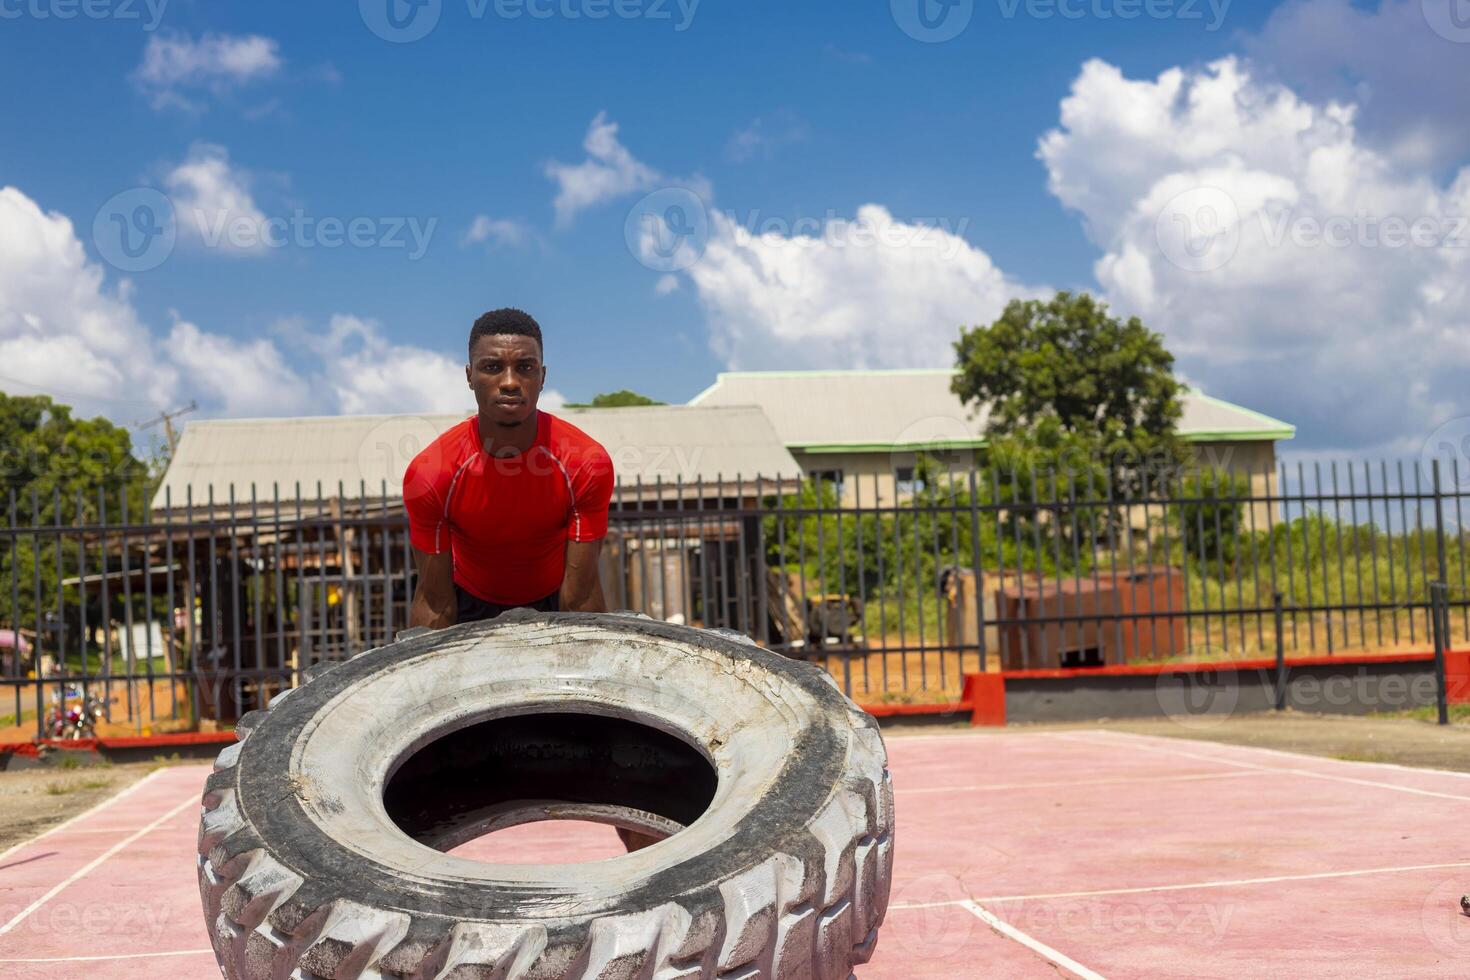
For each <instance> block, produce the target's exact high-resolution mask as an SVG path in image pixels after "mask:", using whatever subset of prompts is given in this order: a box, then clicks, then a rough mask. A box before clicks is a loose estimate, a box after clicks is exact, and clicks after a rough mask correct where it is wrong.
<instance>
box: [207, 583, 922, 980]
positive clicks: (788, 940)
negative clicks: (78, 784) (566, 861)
mask: <svg viewBox="0 0 1470 980" xmlns="http://www.w3.org/2000/svg"><path fill="white" fill-rule="evenodd" d="M598 725H607V726H611V727H610V728H609V729H608V731H611V732H613V735H611V736H604V735H602V734H599V731H600V730H599V729H597V728H596V726H598ZM496 726H501V727H500V728H497V727H496ZM507 726H508V727H507ZM588 726H591V727H588ZM618 726H628V727H627V728H626V730H627V731H628V732H633V733H634V734H633V735H630V736H628V737H629V738H631V739H633V741H631V742H628V743H627V744H626V745H623V744H615V745H614V746H613V747H612V748H610V749H606V754H605V756H601V755H598V753H599V752H603V751H604V748H605V747H604V746H603V745H602V744H601V743H602V742H611V743H616V742H617V739H618V738H621V737H623V736H622V735H620V734H618V733H620V732H623V731H624V729H623V728H620V727H618ZM581 728H587V730H588V731H590V732H593V733H594V735H592V736H587V735H584V736H580V737H581V738H582V741H581V742H577V741H576V739H577V738H578V737H579V736H577V735H575V734H564V733H568V732H572V733H574V732H576V731H578V730H580V729H581ZM238 732H239V735H240V739H241V740H240V741H239V742H237V743H236V744H234V745H232V746H230V747H229V748H228V749H226V750H225V751H224V752H222V753H220V756H219V759H218V761H217V762H216V763H215V772H214V774H213V775H212V776H211V777H210V779H209V782H208V786H207V788H206V790H205V794H204V813H203V815H202V820H201V826H200V831H199V855H200V859H199V885H200V893H201V897H202V900H203V905H204V914H205V917H206V920H207V922H208V926H209V931H210V935H211V938H212V941H213V945H214V948H215V951H216V954H217V956H218V959H219V964H220V967H221V970H222V971H223V973H224V975H225V976H226V977H228V978H231V980H234V978H242V980H245V978H248V980H265V978H273V980H284V978H293V980H312V978H328V977H330V978H347V977H364V978H397V977H410V978H418V980H431V978H432V980H480V978H487V980H488V978H492V977H493V978H497V980H498V978H505V980H512V978H524V980H533V978H534V980H552V978H567V980H573V978H575V980H583V978H594V977H596V978H608V980H612V978H628V980H633V978H640V980H693V978H703V977H715V978H721V980H755V978H770V980H778V978H779V980H796V978H811V980H843V978H847V977H849V976H850V975H851V973H852V970H853V967H854V966H855V965H857V964H861V963H864V962H866V961H867V959H868V957H870V956H871V955H872V952H873V949H874V945H875V944H876V942H877V937H878V927H879V925H880V924H881V923H882V921H883V916H884V912H885V910H886V908H887V904H888V892H889V882H890V875H891V870H892V861H893V790H892V784H891V783H890V781H889V776H888V771H887V756H886V753H885V751H884V747H883V741H882V738H881V736H880V735H879V733H878V729H877V725H876V723H875V722H874V721H873V719H872V718H871V717H869V716H868V715H867V714H866V713H864V712H863V711H861V710H860V709H858V708H857V707H856V706H855V705H853V704H852V702H851V701H849V700H847V699H846V698H845V697H843V696H842V694H841V693H840V692H839V691H838V690H837V688H836V686H835V685H834V684H832V683H831V681H830V678H828V675H827V674H826V673H825V672H824V671H821V670H819V669H817V668H815V667H812V666H809V665H807V664H804V663H802V662H798V661H792V660H788V659H786V658H784V657H781V656H779V655H776V654H773V653H770V652H769V651H766V650H763V649H761V648H759V647H757V646H755V645H754V644H751V643H749V642H748V641H743V642H742V641H740V640H737V639H734V638H732V637H729V636H725V635H718V634H716V633H714V632H712V631H707V630H698V629H692V628H688V627H682V626H674V625H670V624H666V623H660V622H655V621H652V620H648V619H644V618H634V617H631V616H627V615H622V614H589V613H540V612H531V611H528V610H516V611H513V612H511V613H507V614H506V615H504V616H501V617H500V618H498V619H496V620H493V621H491V622H489V623H477V624H468V625H465V626H458V627H454V628H452V629H450V630H446V631H443V632H440V633H434V634H430V635H427V636H416V637H412V638H407V639H404V640H402V641H400V642H398V643H394V644H392V645H390V646H387V647H382V648H380V649H376V650H370V651H368V652H366V653H364V654H362V655H360V656H358V657H355V658H354V659H352V660H350V661H348V662H347V663H345V664H342V665H340V666H337V667H334V668H332V669H330V670H326V671H324V672H318V673H316V674H315V675H314V676H313V678H312V679H311V681H310V683H307V684H305V685H304V686H303V687H301V688H298V689H296V690H293V691H290V692H287V694H285V695H282V696H279V697H278V698H277V699H276V700H275V701H273V702H272V704H271V707H270V710H269V711H267V712H251V713H250V714H249V715H247V716H246V717H245V718H243V719H241V723H240V726H239V729H238ZM496 732H510V734H508V735H504V736H499V735H495V734H494V733H496ZM638 732H644V733H651V734H646V735H638V734H636V733H638ZM456 733H460V737H457V736H456ZM472 733H473V734H472ZM497 738H501V739H502V741H503V742H504V744H503V745H500V744H499V743H497V742H496V739H497ZM640 738H642V739H644V741H638V739H640ZM559 740H565V741H566V744H565V745H562V744H561V742H560V741H559ZM660 740H661V741H660ZM487 745H497V746H498V747H496V748H484V746H487ZM670 746H677V747H676V748H673V749H670V748H669V747H670ZM446 747H448V748H446ZM494 752H499V753H501V756H499V757H496V758H491V757H490V755H488V754H487V753H494ZM661 752H663V753H665V754H664V755H660V754H659V753H661ZM680 752H683V753H686V755H687V758H686V757H685V756H681V755H680V754H679V753H680ZM467 754H468V755H467ZM469 756H473V758H471V759H470V763H473V764H474V765H479V766H482V767H483V766H492V767H493V766H495V765H499V766H500V768H499V769H493V768H484V769H481V770H479V771H480V772H483V773H486V774H489V773H492V772H494V773H498V774H499V776H500V777H504V778H499V777H497V778H489V777H488V775H487V778H483V779H479V780H474V779H469V780H466V779H464V778H463V777H464V775H465V769H464V765H465V759H466V758H468V757H469ZM562 757H565V758H567V759H572V760H573V762H572V763H568V764H569V765H583V766H589V765H594V764H595V765H598V766H601V767H603V768H605V769H611V770H615V772H614V774H613V775H611V776H609V777H608V782H607V784H606V786H602V787H600V788H599V787H598V786H595V785H594V786H592V788H591V789H586V790H585V792H584V793H583V798H581V799H580V800H579V799H578V796H577V792H579V791H580V790H578V789H577V787H586V786H589V785H591V784H595V783H597V779H596V778H581V779H575V780H561V781H557V780H552V781H551V782H550V783H548V785H554V786H560V785H567V786H568V789H569V790H571V792H570V793H569V794H565V795H560V796H558V797H556V798H553V799H538V800H535V801H530V804H529V805H530V809H532V810H534V809H535V808H536V807H544V809H545V812H547V813H550V812H552V811H553V810H555V808H556V807H557V806H558V805H559V804H558V800H560V801H563V802H565V801H571V802H573V803H579V804H581V805H583V806H584V809H585V808H586V805H587V804H588V803H589V801H590V802H591V803H597V802H599V800H598V799H597V798H595V797H593V796H590V795H588V794H592V793H594V792H595V791H601V792H603V793H604V794H611V795H612V796H618V794H622V795H621V796H619V798H618V799H617V800H613V801H612V802H618V803H620V805H621V806H622V810H621V811H620V812H623V813H625V814H626V813H638V812H640V808H641V809H646V810H648V811H650V812H651V813H652V814H653V815H652V816H650V817H649V820H651V821H653V822H652V823H649V824H647V826H654V825H656V824H657V823H658V822H659V821H664V822H666V823H667V822H669V821H672V822H673V825H674V826H675V827H680V826H682V827H683V829H682V830H679V831H678V832H677V833H675V834H674V835H673V836H671V837H669V838H667V839H666V840H662V841H660V842H659V843H657V844H655V845H653V846H651V847H648V848H645V849H643V850H641V851H636V852H633V853H630V854H627V855H623V856H619V857H616V858H613V859H610V860H606V861H598V862H589V863H583V864H570V865H555V866H545V865H532V864H488V863H481V862H476V861H469V860H465V859H463V858H459V857H455V856H453V855H450V854H448V853H444V852H445V851H447V850H449V849H450V848H452V847H453V846H454V845H455V844H456V843H458V842H460V841H463V840H468V839H471V838H473V837H475V836H477V835H478V834H479V833H482V832H484V831H485V830H486V829H490V828H492V827H495V826H503V825H509V823H507V821H509V822H510V823H514V822H517V821H518V820H520V819H529V818H526V817H525V816H524V813H522V815H521V816H519V817H518V816H515V815H510V816H507V812H508V811H509V810H515V809H516V808H517V807H519V808H520V811H526V810H527V801H526V800H524V799H522V798H516V797H515V793H516V787H515V783H516V780H517V779H519V778H520V773H519V770H520V769H522V768H525V767H527V766H531V765H532V763H531V762H530V761H528V760H534V759H552V758H556V759H561V758H562ZM594 757H595V758H594ZM664 758H667V759H669V760H672V762H671V763H670V764H671V765H674V766H678V765H685V764H688V763H689V760H690V759H693V760H694V762H695V763H696V768H701V767H702V768H703V769H704V770H705V771H706V772H707V773H708V777H707V787H706V788H705V789H700V788H699V787H700V786H701V785H702V784H701V780H700V779H699V778H697V777H696V776H692V775H691V773H690V772H684V771H679V772H670V773H663V774H660V773H658V772H656V771H655V770H656V769H657V765H658V763H659V761H660V760H661V759H664ZM588 759H591V761H590V762H588V761H587V760H588ZM423 760H430V761H429V762H424V761H423ZM577 760H581V761H577ZM556 764H558V765H559V764H561V763H560V762H557V763H556ZM547 765H552V763H547ZM455 766H458V767H459V768H454V767H455ZM435 767H440V768H435ZM471 771H475V770H471ZM568 771H573V770H568ZM587 771H588V772H591V771H592V770H590V769H589V770H587ZM450 772H453V773H454V774H455V775H457V776H459V777H460V780H459V781H458V782H457V783H453V784H452V785H449V786H446V783H450V782H451V781H450V780H446V779H443V778H439V777H442V776H443V775H444V774H446V773H450ZM584 775H585V773H584ZM671 777H672V778H671ZM572 784H575V785H572ZM671 784H672V785H677V786H683V787H693V789H687V788H686V789H684V790H677V789H675V790H670V791H669V792H671V793H673V796H672V797H670V799H669V800H667V801H666V800H662V799H661V798H660V797H659V794H660V793H662V792H664V790H663V789H661V788H660V787H664V786H669V785H671ZM630 787H631V788H630ZM440 792H443V793H444V794H445V795H444V797H443V799H442V800H441V799H439V798H438V796H437V794H438V793H440ZM460 792H463V794H464V795H465V797H466V799H467V800H468V802H465V803H464V804H463V805H460V804H459V802H458V799H457V798H456V797H455V796H454V795H453V794H454V793H460ZM681 792H682V793H684V795H685V796H687V797H688V798H685V796H680V795H679V794H680V793H681ZM497 793H499V794H500V795H501V796H504V795H505V794H510V796H509V797H506V798H499V797H497V796H496V795H495V794H497ZM691 794H692V795H691ZM543 795H544V794H543ZM706 797H707V798H708V799H707V803H706V802H705V799H706ZM385 800H387V801H388V802H386V803H385ZM601 802H607V801H601ZM390 806H391V807H393V808H394V813H393V814H392V815H390V812H389V808H390ZM700 807H703V808H702V810H701V809H699V808H700ZM592 809H593V810H594V811H595V810H596V809H597V807H596V806H593V807H592ZM661 809H662V810H663V811H665V812H663V813H659V810H661ZM594 819H596V817H594ZM609 822H622V821H620V820H610V821H609ZM622 825H623V826H634V825H635V824H629V823H627V822H622ZM405 827H407V828H408V829H404V828H405Z"/></svg>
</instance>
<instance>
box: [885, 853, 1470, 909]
mask: <svg viewBox="0 0 1470 980" xmlns="http://www.w3.org/2000/svg"><path fill="white" fill-rule="evenodd" d="M1450 868H1470V861H1456V862H1453V863H1451V864H1410V865H1404V866H1402V867H1396V868H1362V869H1360V870H1357V871H1319V872H1316V873H1313V874H1302V875H1273V876H1271V877H1269V878H1235V879H1232V880H1228V881H1193V882H1187V883H1185V884H1179V885H1144V886H1141V887H1138V888H1099V889H1097V890H1096V891H1086V892H1048V893H1042V894H1036V895H987V896H984V897H982V898H961V899H952V900H950V901H945V902H912V903H908V904H904V903H894V904H893V905H890V906H888V907H889V908H890V909H937V908H943V907H945V906H948V905H964V904H965V903H967V902H1032V901H1037V902H1039V901H1043V900H1049V899H1054V898H1099V897H1102V896H1106V895H1142V894H1146V893H1150V892H1185V891H1193V890H1196V889H1201V888H1240V887H1245V886H1249V885H1274V884H1278V883H1280V882H1284V881H1321V880H1324V879H1328V878H1363V877H1366V876H1368V875H1387V874H1404V873H1407V872H1410V871H1443V870H1447V869H1450Z"/></svg>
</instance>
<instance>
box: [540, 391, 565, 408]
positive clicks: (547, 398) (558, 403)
mask: <svg viewBox="0 0 1470 980" xmlns="http://www.w3.org/2000/svg"><path fill="white" fill-rule="evenodd" d="M566 403H567V396H566V395H563V394H562V393H561V392H559V391H557V390H556V389H555V388H543V389H541V397H540V398H538V399H537V400H536V405H537V406H538V407H539V408H541V409H542V410H543V411H547V412H555V411H558V410H559V409H561V408H562V406H564V405H566Z"/></svg>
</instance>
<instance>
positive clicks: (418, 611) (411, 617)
mask: <svg viewBox="0 0 1470 980" xmlns="http://www.w3.org/2000/svg"><path fill="white" fill-rule="evenodd" d="M456 613H457V610H456V609H455V604H454V601H453V596H450V597H448V598H445V597H443V596H429V595H426V594H425V593H424V590H423V589H419V590H418V591H416V592H415V593H414V596H413V607H412V608H411V609H410V610H409V614H408V625H409V626H427V627H428V628H429V629H431V630H442V629H447V628H448V627H450V626H453V625H454V621H455V619H456V618H457V616H456Z"/></svg>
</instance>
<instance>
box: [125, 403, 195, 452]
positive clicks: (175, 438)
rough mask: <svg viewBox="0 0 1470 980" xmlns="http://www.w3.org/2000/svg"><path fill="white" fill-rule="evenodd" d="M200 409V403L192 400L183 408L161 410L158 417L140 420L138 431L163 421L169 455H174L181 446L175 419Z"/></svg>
mask: <svg viewBox="0 0 1470 980" xmlns="http://www.w3.org/2000/svg"><path fill="white" fill-rule="evenodd" d="M198 410H199V403H198V402H196V401H190V402H189V404H187V405H185V406H184V407H183V408H176V409H174V410H173V411H172V412H160V413H159V414H158V417H157V418H152V419H149V420H148V421H147V422H139V423H138V431H139V432H141V431H143V430H144V429H151V428H152V427H153V426H155V425H158V424H159V423H160V422H161V423H163V433H164V436H165V438H167V439H168V454H169V456H173V454H174V451H175V450H176V449H178V448H179V432H178V430H177V429H175V428H174V419H176V418H179V417H180V416H182V415H188V414H189V413H190V412H197V411H198Z"/></svg>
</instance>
